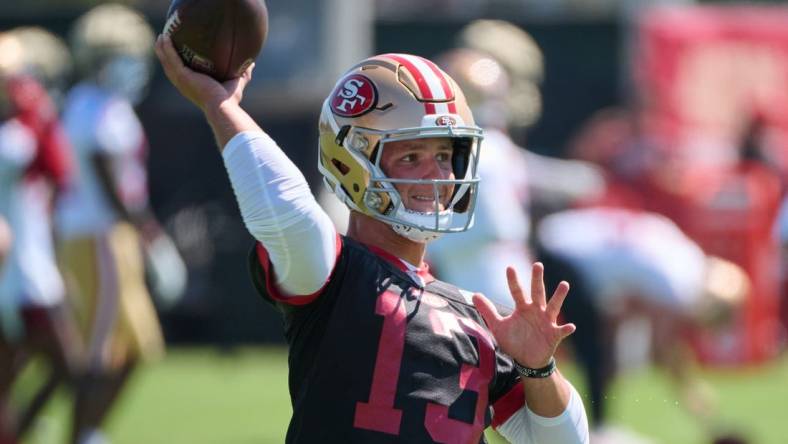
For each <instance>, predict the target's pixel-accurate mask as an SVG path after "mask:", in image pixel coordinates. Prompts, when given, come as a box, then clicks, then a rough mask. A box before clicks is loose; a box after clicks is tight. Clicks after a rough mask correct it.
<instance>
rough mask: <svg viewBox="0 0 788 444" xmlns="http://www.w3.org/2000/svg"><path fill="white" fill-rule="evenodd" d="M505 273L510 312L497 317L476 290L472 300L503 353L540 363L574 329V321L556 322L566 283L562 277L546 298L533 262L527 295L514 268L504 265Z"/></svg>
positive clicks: (528, 363)
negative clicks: (509, 293)
mask: <svg viewBox="0 0 788 444" xmlns="http://www.w3.org/2000/svg"><path fill="white" fill-rule="evenodd" d="M506 277H507V279H508V281H509V290H510V291H511V293H512V299H514V305H515V306H514V311H513V312H512V314H511V315H509V316H506V317H501V315H500V314H498V311H497V310H496V309H495V307H494V306H493V305H492V303H490V301H488V300H487V298H485V297H484V296H482V295H481V294H479V293H477V294H474V295H473V304H474V305H475V306H476V309H477V310H479V313H481V315H482V317H483V318H484V320H485V322H486V323H487V325H488V327H489V328H490V331H491V332H492V334H493V336H494V337H495V340H496V341H498V344H499V345H500V347H501V349H502V350H503V351H504V352H505V353H506V354H508V355H509V356H511V357H512V358H513V359H514V360H516V361H517V362H519V363H520V364H521V365H524V366H526V367H531V368H541V367H544V366H546V365H547V364H548V363H549V362H550V358H551V357H552V356H553V354H554V353H555V350H556V348H557V347H558V344H560V343H561V341H562V340H563V339H564V338H566V337H567V336H569V335H571V334H572V333H573V332H574V331H575V326H574V324H564V325H558V314H559V313H560V312H561V306H562V305H563V303H564V299H566V295H567V293H569V284H568V283H567V282H565V281H562V282H561V283H560V284H559V285H558V288H556V289H555V293H553V297H552V298H550V301H549V302H548V301H547V297H546V292H545V286H544V266H543V265H542V264H541V263H539V262H537V263H535V264H534V265H533V268H532V271H531V294H530V296H529V295H528V294H526V293H525V292H524V291H523V289H522V288H521V287H520V282H519V280H518V279H517V272H515V271H514V268H512V267H508V268H507V269H506Z"/></svg>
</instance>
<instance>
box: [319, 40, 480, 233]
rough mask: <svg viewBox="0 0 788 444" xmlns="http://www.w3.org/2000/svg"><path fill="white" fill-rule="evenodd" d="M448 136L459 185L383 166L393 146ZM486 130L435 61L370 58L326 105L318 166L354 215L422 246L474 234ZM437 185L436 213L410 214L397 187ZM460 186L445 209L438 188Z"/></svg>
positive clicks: (343, 79) (409, 57)
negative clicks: (391, 173) (398, 174)
mask: <svg viewBox="0 0 788 444" xmlns="http://www.w3.org/2000/svg"><path fill="white" fill-rule="evenodd" d="M434 137H448V138H451V140H452V142H453V154H452V168H453V172H454V179H401V178H395V177H388V176H387V175H386V173H385V172H383V170H382V169H381V167H380V159H381V156H382V153H383V150H385V146H386V143H388V142H392V141H400V140H410V139H420V138H434ZM481 139H482V130H481V128H479V127H477V126H476V125H475V124H474V121H473V115H472V114H471V110H470V108H469V107H468V105H467V103H466V100H465V96H464V95H463V93H462V91H460V88H459V87H458V86H457V84H456V83H455V81H454V80H453V79H452V78H451V77H449V76H448V75H447V74H446V73H445V72H443V71H442V70H441V69H440V68H438V67H437V65H435V64H434V63H432V62H431V61H429V60H427V59H424V58H421V57H417V56H413V55H408V54H383V55H378V56H375V57H371V58H368V59H366V60H364V61H362V62H360V63H358V64H357V65H356V66H354V67H353V68H351V69H350V70H349V71H347V72H346V73H345V74H344V75H343V76H342V77H341V78H340V80H339V82H337V84H336V86H335V87H334V89H333V91H332V92H331V94H330V95H329V96H328V97H327V98H326V100H325V101H324V102H323V108H322V112H321V115H320V143H319V145H320V155H319V158H318V168H319V170H320V172H321V173H322V174H323V178H324V182H325V183H326V185H327V186H328V188H329V189H331V190H332V191H333V192H334V193H336V195H337V196H338V197H339V199H340V200H341V201H343V202H344V203H345V204H346V205H347V206H348V207H349V208H350V209H352V210H355V211H358V212H360V213H363V214H366V215H369V216H371V217H373V218H375V219H378V220H381V221H383V222H385V223H387V224H389V225H391V226H392V228H393V229H394V230H395V231H396V232H397V233H399V234H400V235H402V236H405V237H407V238H409V239H412V240H414V241H417V242H426V241H428V240H432V239H436V238H437V237H439V236H440V235H441V234H442V233H447V232H459V231H464V230H467V229H468V228H469V227H470V226H471V225H472V223H473V209H474V206H475V199H476V194H477V193H476V188H477V187H478V183H479V178H478V175H477V164H478V160H479V142H480V141H481ZM397 183H412V184H428V185H431V186H432V189H433V196H434V198H435V200H434V202H435V210H434V211H431V212H427V213H422V212H416V211H412V210H409V209H407V208H405V206H404V204H403V202H402V199H401V196H400V195H399V193H398V192H397V189H396V187H395V184H397ZM447 184H450V185H453V190H454V191H453V194H452V197H451V200H450V203H449V205H448V206H447V207H446V208H445V209H444V210H440V209H439V201H438V197H439V193H438V189H439V186H441V185H447Z"/></svg>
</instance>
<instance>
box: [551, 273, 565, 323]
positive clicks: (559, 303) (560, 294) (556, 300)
mask: <svg viewBox="0 0 788 444" xmlns="http://www.w3.org/2000/svg"><path fill="white" fill-rule="evenodd" d="M568 294H569V282H566V281H561V283H560V284H558V287H557V288H556V289H555V292H553V297H551V298H550V302H548V303H547V315H548V316H549V317H550V319H553V320H555V319H558V314H559V313H561V307H563V305H564V300H566V295H568Z"/></svg>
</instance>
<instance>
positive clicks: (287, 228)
mask: <svg viewBox="0 0 788 444" xmlns="http://www.w3.org/2000/svg"><path fill="white" fill-rule="evenodd" d="M222 157H223V158H224V165H225V168H226V169H227V173H228V175H229V176H230V182H231V183H232V186H233V191H234V192H235V197H236V199H237V200H238V206H239V207H240V209H241V216H242V217H243V220H244V224H245V225H246V229H247V230H249V233H251V234H252V236H254V238H255V239H257V240H259V241H260V242H261V243H262V244H263V246H264V247H265V249H266V251H267V252H268V257H269V259H270V261H271V264H272V265H273V269H274V273H275V276H276V285H277V287H278V289H279V290H280V291H281V292H282V294H284V295H293V296H298V295H309V294H312V293H314V292H315V291H317V290H319V289H320V288H321V287H323V285H324V284H325V282H326V280H327V279H328V277H329V275H330V274H331V271H332V270H333V268H334V262H335V261H336V254H337V243H336V236H337V234H336V229H335V228H334V225H333V224H332V223H331V220H330V219H329V217H328V215H326V213H325V212H324V211H323V210H322V209H321V208H320V206H319V205H318V203H317V201H316V200H315V198H314V196H312V193H311V191H310V190H309V185H308V184H307V182H306V179H305V178H304V175H303V174H302V173H301V171H300V170H299V169H298V168H297V167H296V166H295V164H293V162H292V161H291V160H290V159H288V157H287V155H285V153H284V152H282V150H281V149H280V148H279V146H278V145H277V144H276V142H274V140H273V139H271V138H270V137H268V135H267V134H265V133H262V132H242V133H240V134H237V135H236V136H235V137H233V138H232V139H231V140H230V141H229V142H228V143H227V146H226V147H225V149H224V151H223V153H222Z"/></svg>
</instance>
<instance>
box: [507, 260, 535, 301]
mask: <svg viewBox="0 0 788 444" xmlns="http://www.w3.org/2000/svg"><path fill="white" fill-rule="evenodd" d="M506 280H507V281H508V283H509V292H511V293H512V299H514V307H515V309H516V308H520V307H525V306H526V305H528V304H530V303H531V298H530V297H529V296H528V295H527V294H525V292H523V289H522V287H520V280H519V279H517V271H515V269H514V268H513V267H506Z"/></svg>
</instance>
